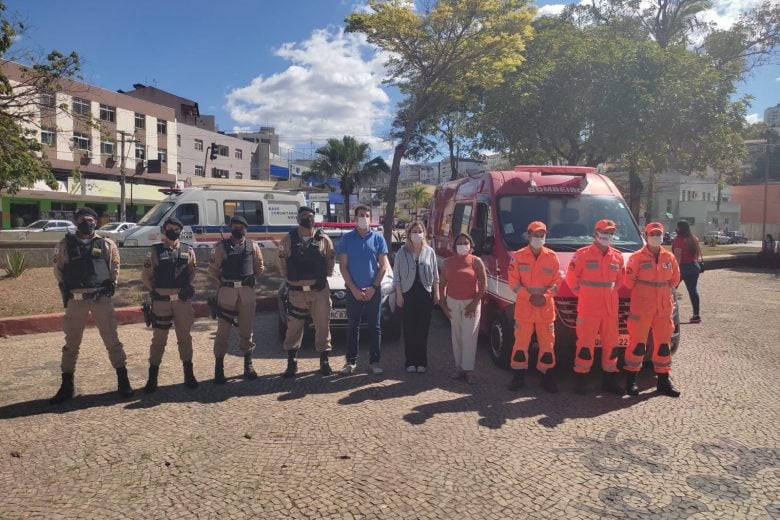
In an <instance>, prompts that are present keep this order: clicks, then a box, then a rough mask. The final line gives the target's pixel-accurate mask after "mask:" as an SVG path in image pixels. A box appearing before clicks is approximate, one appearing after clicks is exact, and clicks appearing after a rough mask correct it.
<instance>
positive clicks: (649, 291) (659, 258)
mask: <svg viewBox="0 0 780 520" xmlns="http://www.w3.org/2000/svg"><path fill="white" fill-rule="evenodd" d="M645 236H646V237H647V245H646V246H645V247H643V248H642V249H640V250H639V251H637V252H636V253H634V254H632V255H631V257H630V258H629V259H628V265H627V266H626V278H625V281H624V283H625V284H626V287H628V288H629V289H631V311H630V312H629V315H628V333H629V334H630V336H631V340H630V342H629V348H628V349H626V356H625V369H626V391H627V392H628V394H629V395H638V394H639V387H638V386H637V384H636V378H637V374H638V373H639V371H640V370H641V368H642V361H643V360H644V357H645V350H646V345H647V340H648V334H649V332H650V330H651V329H652V331H653V367H654V368H655V373H656V374H658V391H659V392H660V393H662V394H664V395H668V396H670V397H679V396H680V392H679V391H678V390H677V389H676V388H675V387H674V385H673V384H672V382H671V380H670V379H669V372H670V371H671V370H672V349H671V342H672V334H674V321H673V320H672V314H673V312H674V292H673V291H672V289H673V288H674V287H677V285H679V283H680V267H679V266H678V265H677V260H676V259H675V258H674V255H673V254H672V253H671V252H669V251H667V250H666V249H664V248H662V247H661V244H662V243H663V239H664V226H663V224H661V223H660V222H651V223H649V224H648V225H647V226H645Z"/></svg>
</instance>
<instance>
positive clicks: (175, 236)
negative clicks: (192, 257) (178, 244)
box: [165, 229, 181, 242]
mask: <svg viewBox="0 0 780 520" xmlns="http://www.w3.org/2000/svg"><path fill="white" fill-rule="evenodd" d="M180 236H181V231H179V230H178V229H166V230H165V237H166V238H167V239H168V240H173V241H174V242H175V241H176V240H179V237H180Z"/></svg>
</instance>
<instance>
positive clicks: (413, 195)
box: [407, 184, 431, 219]
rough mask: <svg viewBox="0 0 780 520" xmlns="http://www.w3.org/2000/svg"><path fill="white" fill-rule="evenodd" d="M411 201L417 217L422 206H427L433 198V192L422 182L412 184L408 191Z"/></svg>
mask: <svg viewBox="0 0 780 520" xmlns="http://www.w3.org/2000/svg"><path fill="white" fill-rule="evenodd" d="M407 196H408V197H409V202H410V203H411V205H412V206H413V207H414V218H415V219H416V218H417V212H418V210H419V208H420V206H425V205H427V204H428V202H429V201H430V200H431V194H430V193H428V190H427V189H426V188H425V186H423V185H422V184H412V185H411V186H409V190H408V191H407Z"/></svg>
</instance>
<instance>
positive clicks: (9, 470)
mask: <svg viewBox="0 0 780 520" xmlns="http://www.w3.org/2000/svg"><path fill="white" fill-rule="evenodd" d="M702 294H703V306H702V317H703V320H704V323H703V324H701V325H684V326H683V334H684V337H683V341H682V346H681V348H680V350H679V352H678V353H677V355H676V356H675V358H674V363H675V365H674V370H673V377H674V380H675V382H676V383H677V385H678V386H679V388H680V389H681V390H682V392H683V396H682V397H681V398H680V399H677V400H674V399H671V398H668V397H659V396H657V395H655V394H654V393H653V392H652V384H653V381H652V379H651V376H650V375H648V374H646V373H645V374H644V377H643V378H642V381H641V382H642V384H643V388H644V389H645V390H644V391H643V393H642V394H641V395H640V396H639V397H638V398H629V397H624V398H622V399H621V398H618V397H615V396H610V395H601V393H600V392H599V391H597V390H596V389H597V388H598V386H597V385H598V380H597V377H594V380H593V389H594V390H593V392H592V393H591V395H588V396H584V397H580V396H576V395H574V394H573V393H572V392H571V387H572V385H573V380H572V378H571V376H570V375H569V374H568V371H566V372H567V374H566V375H565V376H564V377H563V378H562V381H561V387H562V390H563V391H562V392H561V393H560V394H558V395H548V394H545V393H544V392H542V391H541V390H540V389H539V388H538V378H537V377H536V376H533V377H530V378H529V388H526V389H525V390H523V391H521V392H519V393H510V392H509V391H508V390H506V384H507V382H508V380H509V378H510V375H509V373H507V372H504V371H502V370H499V369H498V368H496V367H495V366H494V365H493V364H492V363H491V361H490V358H489V354H488V351H487V348H486V346H484V347H483V348H481V349H480V351H479V353H478V358H477V369H478V373H479V378H480V382H479V384H477V385H475V386H468V385H466V384H465V383H464V382H462V381H453V380H451V379H450V373H451V369H452V361H451V352H450V344H449V329H448V325H447V323H446V321H445V320H444V319H443V318H442V317H441V315H440V314H439V313H436V314H435V316H434V320H433V326H432V330H431V345H430V350H431V366H430V369H431V371H430V372H429V373H427V374H407V373H406V372H405V371H404V370H403V358H402V351H403V349H402V345H401V344H400V343H389V342H388V343H387V344H386V345H385V350H384V354H385V356H384V359H383V364H384V366H385V368H386V370H387V371H386V374H385V375H384V376H382V377H377V376H373V375H368V374H366V373H365V371H361V372H359V373H357V374H355V375H352V376H350V377H341V376H338V375H333V376H330V377H328V378H322V377H321V376H319V375H318V374H316V373H315V372H314V371H315V370H316V368H317V359H316V357H315V354H314V352H313V349H312V348H311V347H309V348H308V349H307V350H306V352H305V354H304V355H303V359H302V360H301V362H300V365H301V369H302V373H301V375H300V377H298V379H297V380H286V379H282V378H280V377H279V374H280V373H281V371H282V370H283V369H284V358H283V353H282V349H281V342H280V340H279V339H278V338H277V336H276V319H277V318H276V315H275V314H273V313H263V314H259V315H258V316H257V320H256V338H257V343H258V347H257V349H256V350H255V357H256V363H255V367H256V369H257V371H258V373H259V374H260V377H259V378H258V380H256V381H253V382H248V381H244V380H242V379H239V378H237V377H236V378H234V379H233V380H231V381H230V382H229V383H228V384H227V385H225V386H223V387H216V386H214V385H213V384H212V383H211V382H210V380H209V379H210V378H211V377H212V374H213V372H212V371H213V358H212V353H211V352H212V350H211V349H212V341H213V332H214V330H215V326H214V324H215V322H213V321H211V320H199V321H198V322H197V323H196V324H195V331H194V341H195V351H196V358H195V371H196V374H197V376H198V377H199V379H200V380H201V387H200V388H199V389H198V390H196V391H187V390H186V389H185V388H184V387H183V386H182V385H181V378H182V375H181V365H180V363H179V361H178V355H177V352H176V348H175V345H169V346H168V350H167V352H166V357H165V359H164V361H163V366H162V368H161V373H160V378H161V381H160V383H161V388H160V389H159V390H158V391H157V393H156V394H154V395H153V396H151V397H149V396H146V395H145V394H143V393H142V392H138V391H137V392H136V396H135V397H134V398H133V399H130V400H126V401H119V400H118V399H117V398H115V397H114V395H113V390H114V389H115V382H116V381H115V376H114V373H113V370H112V369H111V367H110V365H109V363H108V359H107V356H106V354H105V351H104V349H103V347H102V345H101V344H100V342H99V337H98V334H97V331H96V330H95V329H90V330H88V331H87V333H86V334H85V337H84V345H83V347H82V355H81V359H80V360H79V368H78V370H77V372H76V385H77V392H78V393H79V394H80V395H79V396H78V397H77V398H76V399H74V400H73V401H71V402H70V403H69V404H67V405H65V406H63V407H60V408H54V407H50V406H49V405H48V404H47V403H46V399H48V398H49V397H50V396H51V395H53V394H54V392H55V391H56V389H57V385H58V381H59V350H60V347H61V345H62V337H61V335H60V334H55V333H52V334H40V335H36V336H26V337H14V338H10V339H4V340H0V518H3V519H5V518H39V517H40V518H49V519H55V518H76V517H78V518H95V519H107V518H334V519H335V518H346V519H356V518H399V519H400V518H402V519H409V518H452V519H454V518H487V519H505V518H529V519H542V518H554V519H559V518H560V519H563V518H566V519H570V518H585V519H591V518H592V519H596V518H626V519H645V518H647V519H650V518H652V519H658V518H671V519H676V518H680V519H682V518H690V519H704V518H724V519H725V518H728V519H732V518H755V519H776V518H780V442H779V441H780V427H779V426H780V404H779V401H778V396H779V395H780V385H779V384H778V381H779V380H780V355H779V354H778V345H779V344H780V334H779V332H780V330H779V327H778V316H780V312H778V311H780V280H778V279H777V278H775V277H774V276H773V275H771V274H769V273H767V272H751V271H748V270H722V271H708V272H707V273H705V274H704V275H703V277H702ZM682 305H683V309H682V315H683V316H684V317H688V316H689V315H690V308H689V306H688V302H687V297H686V298H685V299H684V300H683V302H682ZM119 334H120V337H121V338H122V339H123V341H124V342H125V345H126V347H127V350H128V354H129V359H130V361H129V368H130V374H131V380H132V382H133V384H134V386H136V387H137V388H140V387H141V386H142V385H143V384H144V382H145V378H146V359H147V356H148V344H149V341H150V338H151V332H150V331H149V330H147V329H146V328H145V327H143V326H141V325H129V326H125V327H122V328H120V331H119ZM335 344H336V345H337V347H336V354H337V355H334V362H333V365H334V368H338V367H340V365H341V363H342V361H343V357H342V356H341V354H343V336H339V335H336V336H335ZM367 353H368V352H367V349H363V350H362V351H361V362H363V363H365V360H366V357H365V356H366V355H367ZM238 354H239V353H238V350H237V349H236V348H235V338H233V344H232V347H231V355H230V356H228V358H227V359H226V369H227V373H228V375H231V374H232V375H235V376H238V374H239V373H240V371H241V358H240V356H239V355H238ZM364 366H365V365H364Z"/></svg>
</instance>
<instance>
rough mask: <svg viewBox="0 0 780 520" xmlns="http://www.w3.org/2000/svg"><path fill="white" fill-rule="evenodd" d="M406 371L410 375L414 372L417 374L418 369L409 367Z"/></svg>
mask: <svg viewBox="0 0 780 520" xmlns="http://www.w3.org/2000/svg"><path fill="white" fill-rule="evenodd" d="M406 371H407V372H409V373H410V374H412V373H414V372H417V367H415V366H408V367H406Z"/></svg>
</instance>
